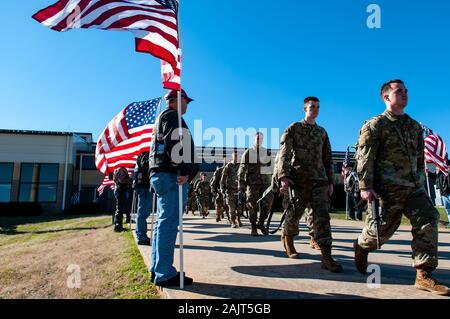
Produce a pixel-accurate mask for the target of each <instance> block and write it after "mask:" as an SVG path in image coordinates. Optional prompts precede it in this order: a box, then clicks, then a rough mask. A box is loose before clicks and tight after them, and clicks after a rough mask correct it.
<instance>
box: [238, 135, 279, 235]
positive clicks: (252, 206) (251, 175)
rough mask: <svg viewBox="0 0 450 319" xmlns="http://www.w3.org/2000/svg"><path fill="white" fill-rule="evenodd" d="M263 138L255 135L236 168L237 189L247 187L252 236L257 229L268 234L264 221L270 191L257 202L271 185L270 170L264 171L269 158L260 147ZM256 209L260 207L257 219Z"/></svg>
mask: <svg viewBox="0 0 450 319" xmlns="http://www.w3.org/2000/svg"><path fill="white" fill-rule="evenodd" d="M263 138H264V137H263V134H262V133H257V134H256V135H255V144H254V146H253V147H252V148H250V149H248V150H246V151H245V152H244V154H243V155H242V158H241V163H240V165H239V170H238V187H239V191H244V190H245V188H247V207H248V209H249V220H250V224H251V227H252V231H251V235H252V236H258V231H257V230H258V229H259V230H260V231H261V232H262V233H263V234H264V235H268V234H269V232H268V231H267V229H266V227H265V226H264V221H265V220H266V218H267V217H268V216H269V213H270V210H271V209H272V204H273V198H274V196H273V193H272V192H271V193H269V194H268V195H267V196H266V197H265V198H264V199H263V200H262V201H261V202H260V204H259V205H258V203H257V201H258V200H259V199H260V198H261V197H262V195H263V193H264V191H265V190H266V189H267V188H268V187H269V186H270V185H271V179H270V173H271V172H266V170H267V169H268V168H269V167H270V161H271V158H270V156H269V154H268V151H267V149H266V148H264V147H262V142H263ZM258 209H260V215H259V219H258Z"/></svg>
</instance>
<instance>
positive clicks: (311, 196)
mask: <svg viewBox="0 0 450 319" xmlns="http://www.w3.org/2000/svg"><path fill="white" fill-rule="evenodd" d="M304 111H305V113H306V116H305V119H304V120H302V121H300V122H296V123H293V124H291V125H290V126H289V127H288V128H287V129H286V130H285V132H284V133H283V136H282V137H281V142H280V151H279V152H280V159H279V161H278V162H277V163H276V167H275V170H276V173H277V176H278V178H279V179H280V181H281V183H280V184H281V189H280V190H281V192H283V193H285V192H287V191H288V188H289V187H290V185H292V187H293V190H294V196H295V197H296V198H297V199H298V201H297V203H296V209H295V212H293V211H292V210H289V211H288V213H287V214H286V219H285V221H284V227H283V231H282V236H281V238H282V241H283V243H284V247H285V250H286V253H287V255H288V257H289V258H297V257H298V254H297V252H296V250H295V247H294V236H296V235H298V233H299V230H298V223H299V220H300V218H301V217H302V215H303V214H304V212H305V208H306V207H307V206H308V204H310V205H311V209H312V213H313V229H314V239H315V240H316V242H317V244H318V245H319V246H320V250H321V253H322V263H321V265H322V268H324V269H328V270H330V271H332V272H342V266H341V265H340V264H339V263H337V262H336V261H335V260H334V259H333V258H332V257H331V247H332V237H331V227H330V214H329V209H330V196H331V195H332V193H333V161H332V156H331V145H330V140H329V138H328V134H327V132H326V131H325V129H324V128H322V127H320V126H318V125H317V124H316V118H317V116H318V115H319V99H318V98H316V97H308V98H306V99H305V100H304Z"/></svg>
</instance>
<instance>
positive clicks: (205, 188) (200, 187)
mask: <svg viewBox="0 0 450 319" xmlns="http://www.w3.org/2000/svg"><path fill="white" fill-rule="evenodd" d="M195 193H196V194H197V195H198V196H207V195H209V193H211V188H210V186H209V182H208V181H204V182H202V181H200V182H199V183H198V184H197V186H196V187H195Z"/></svg>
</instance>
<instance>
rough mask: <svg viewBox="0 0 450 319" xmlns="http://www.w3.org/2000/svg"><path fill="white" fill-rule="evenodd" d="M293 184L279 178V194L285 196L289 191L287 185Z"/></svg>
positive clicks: (286, 179) (285, 178) (284, 178)
mask: <svg viewBox="0 0 450 319" xmlns="http://www.w3.org/2000/svg"><path fill="white" fill-rule="evenodd" d="M292 184H294V183H293V182H292V181H291V180H290V179H289V178H287V177H282V178H281V188H280V192H281V193H283V194H286V193H287V192H288V191H289V185H292Z"/></svg>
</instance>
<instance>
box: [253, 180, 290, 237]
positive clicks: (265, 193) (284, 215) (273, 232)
mask: <svg viewBox="0 0 450 319" xmlns="http://www.w3.org/2000/svg"><path fill="white" fill-rule="evenodd" d="M271 191H272V185H270V186H269V187H268V188H267V189H266V190H265V191H264V193H263V195H262V197H261V198H260V199H258V202H257V203H258V206H259V210H260V211H261V201H262V200H263V199H264V198H265V197H266V196H267V195H268V194H269V193H270V192H271ZM273 213H274V208H273V205H272V209H271V210H270V213H269V216H268V217H267V223H266V229H267V231H268V232H269V234H271V235H273V234H275V233H276V232H277V231H278V230H279V229H280V228H281V225H283V222H284V219H285V217H286V212H284V213H283V215H282V216H281V220H280V223H279V224H278V227H277V228H276V229H275V230H272V231H271V230H270V223H271V221H272V217H273Z"/></svg>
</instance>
